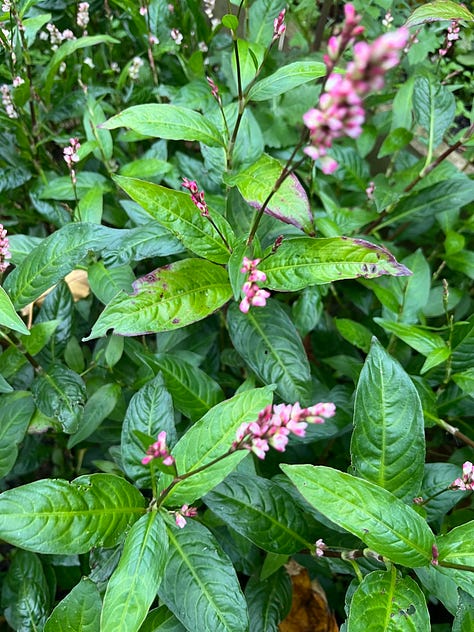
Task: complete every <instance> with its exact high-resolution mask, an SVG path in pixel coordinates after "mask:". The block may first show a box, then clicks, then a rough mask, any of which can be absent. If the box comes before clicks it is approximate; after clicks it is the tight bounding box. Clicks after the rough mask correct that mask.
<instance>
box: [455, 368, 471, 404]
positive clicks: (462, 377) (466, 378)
mask: <svg viewBox="0 0 474 632" xmlns="http://www.w3.org/2000/svg"><path fill="white" fill-rule="evenodd" d="M451 379H452V380H453V382H454V383H455V384H457V385H458V386H459V388H460V389H461V390H462V391H463V392H464V393H466V395H471V397H472V396H473V395H474V367H471V368H470V369H466V370H465V371H461V372H460V373H455V374H454V375H452V376H451Z"/></svg>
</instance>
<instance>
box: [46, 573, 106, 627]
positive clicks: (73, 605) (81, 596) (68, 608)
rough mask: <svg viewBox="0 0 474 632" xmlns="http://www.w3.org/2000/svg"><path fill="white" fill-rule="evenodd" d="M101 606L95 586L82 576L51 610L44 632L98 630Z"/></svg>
mask: <svg viewBox="0 0 474 632" xmlns="http://www.w3.org/2000/svg"><path fill="white" fill-rule="evenodd" d="M101 608H102V601H101V599H100V595H99V591H98V589H97V586H96V585H95V584H94V582H92V581H91V580H90V579H88V578H87V577H83V578H82V579H81V581H80V582H79V583H78V584H76V586H74V588H73V589H72V590H71V592H70V593H69V594H68V595H67V596H66V597H64V599H63V600H62V601H60V602H59V603H58V605H57V606H56V608H55V609H54V610H53V612H52V613H51V615H50V617H49V619H48V620H47V621H46V625H45V626H44V632H71V630H74V632H99V627H100V611H101Z"/></svg>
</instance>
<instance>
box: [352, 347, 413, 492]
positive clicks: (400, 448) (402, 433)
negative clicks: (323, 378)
mask: <svg viewBox="0 0 474 632" xmlns="http://www.w3.org/2000/svg"><path fill="white" fill-rule="evenodd" d="M351 458H352V466H353V468H354V474H355V475H357V476H360V477H362V478H364V479H366V480H368V481H371V482H372V483H376V484H377V485H379V486H380V487H383V488H384V489H386V490H388V491H390V492H392V494H394V495H395V496H397V497H398V498H400V499H402V500H406V501H411V500H412V499H413V498H414V497H415V496H417V495H418V493H419V489H420V484H421V478H422V476H423V465H424V462H425V431H424V420H423V411H422V408H421V402H420V398H419V396H418V392H417V390H416V388H415V387H414V385H413V382H412V381H411V380H410V377H409V376H408V375H407V373H405V371H404V369H403V367H402V366H401V365H400V364H399V363H398V362H397V361H396V360H394V359H393V358H392V357H391V356H390V355H389V354H388V353H387V352H386V351H385V349H384V348H383V347H382V346H381V345H380V343H379V342H378V341H377V340H376V339H375V338H374V339H373V341H372V347H371V349H370V352H369V354H368V356H367V358H366V361H365V364H364V367H363V369H362V372H361V374H360V377H359V382H358V384H357V389H356V395H355V403H354V431H353V433H352V439H351Z"/></svg>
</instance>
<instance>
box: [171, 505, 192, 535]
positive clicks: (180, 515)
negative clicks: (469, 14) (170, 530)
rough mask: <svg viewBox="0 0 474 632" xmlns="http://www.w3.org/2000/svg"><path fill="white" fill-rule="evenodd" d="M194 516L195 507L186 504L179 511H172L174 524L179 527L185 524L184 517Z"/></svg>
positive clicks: (181, 527)
mask: <svg viewBox="0 0 474 632" xmlns="http://www.w3.org/2000/svg"><path fill="white" fill-rule="evenodd" d="M185 516H186V517H187V518H194V516H197V509H196V508H195V507H188V505H183V506H182V507H181V509H180V510H179V511H175V512H174V517H175V522H176V526H177V527H179V528H180V529H183V527H185V526H186V518H185Z"/></svg>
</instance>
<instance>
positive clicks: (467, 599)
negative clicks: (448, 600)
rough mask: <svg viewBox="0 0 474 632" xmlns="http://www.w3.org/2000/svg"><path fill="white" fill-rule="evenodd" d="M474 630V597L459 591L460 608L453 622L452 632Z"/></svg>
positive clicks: (469, 631)
mask: <svg viewBox="0 0 474 632" xmlns="http://www.w3.org/2000/svg"><path fill="white" fill-rule="evenodd" d="M471 630H474V597H472V596H471V595H469V594H468V593H466V592H464V591H463V590H460V591H459V606H458V608H457V610H456V616H455V618H454V621H453V628H452V632H471Z"/></svg>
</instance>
